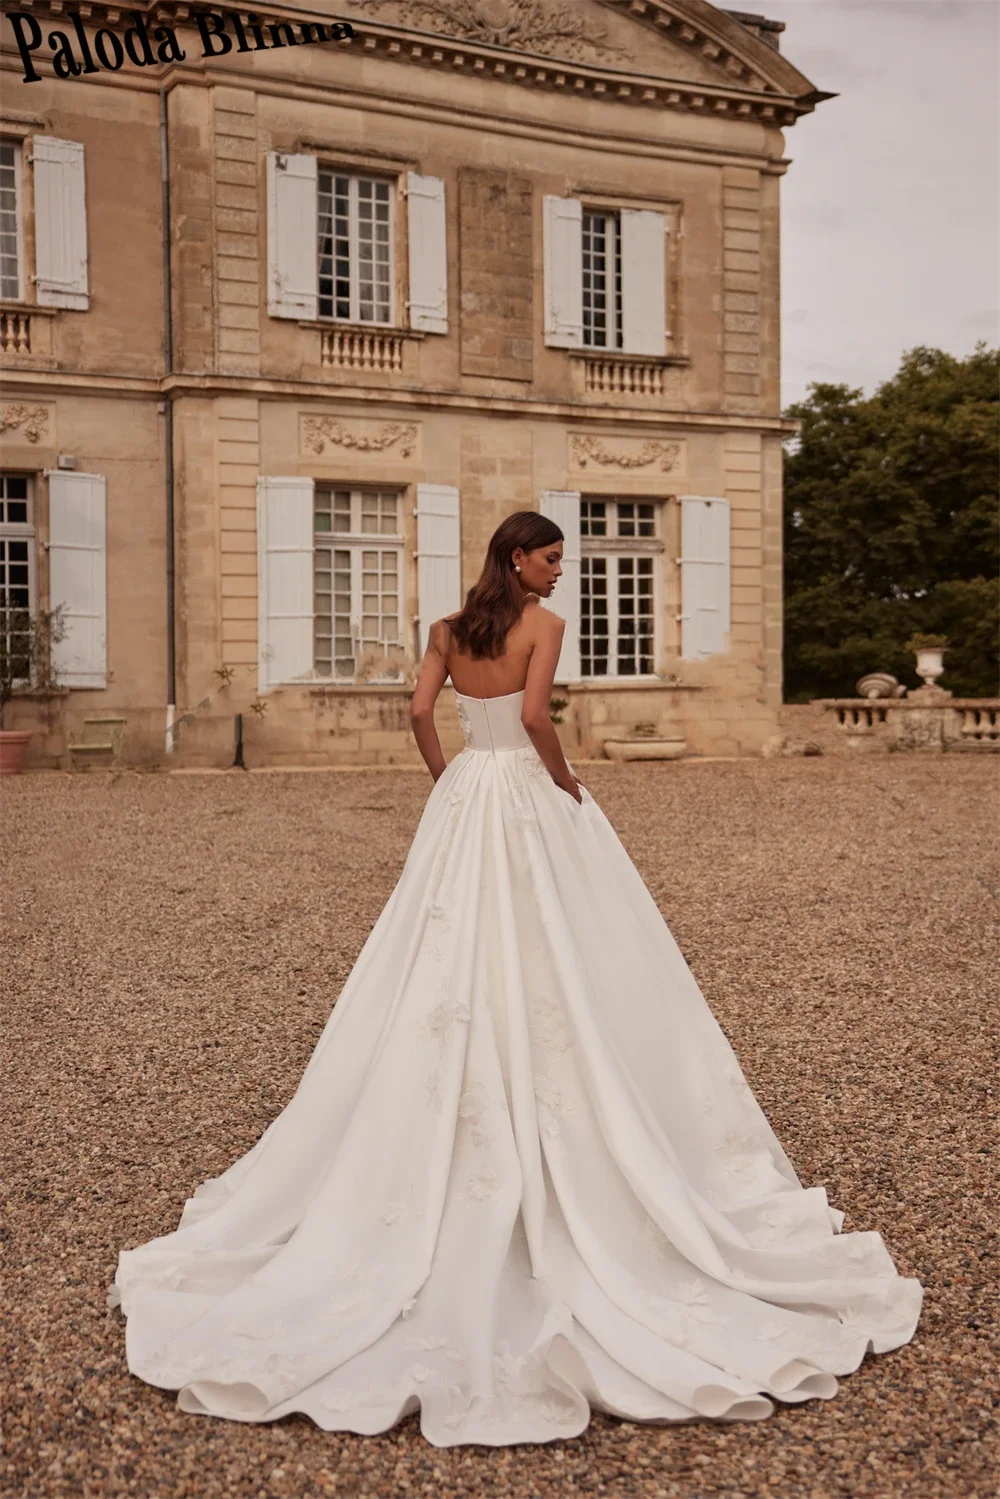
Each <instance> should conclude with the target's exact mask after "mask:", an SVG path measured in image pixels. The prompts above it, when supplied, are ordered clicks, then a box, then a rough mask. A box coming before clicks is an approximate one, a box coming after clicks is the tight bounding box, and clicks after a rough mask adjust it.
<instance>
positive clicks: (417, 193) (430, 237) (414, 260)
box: [406, 172, 448, 333]
mask: <svg viewBox="0 0 1000 1499" xmlns="http://www.w3.org/2000/svg"><path fill="white" fill-rule="evenodd" d="M406 202H407V205H408V210H409V212H408V221H407V222H408V234H409V241H410V299H409V303H408V305H409V309H410V327H411V328H420V329H422V330H423V331H424V332H425V333H447V332H448V231H447V223H446V218H445V207H444V183H443V182H442V180H441V178H440V177H420V176H418V175H417V173H416V172H410V173H409V174H408V175H407V179H406Z"/></svg>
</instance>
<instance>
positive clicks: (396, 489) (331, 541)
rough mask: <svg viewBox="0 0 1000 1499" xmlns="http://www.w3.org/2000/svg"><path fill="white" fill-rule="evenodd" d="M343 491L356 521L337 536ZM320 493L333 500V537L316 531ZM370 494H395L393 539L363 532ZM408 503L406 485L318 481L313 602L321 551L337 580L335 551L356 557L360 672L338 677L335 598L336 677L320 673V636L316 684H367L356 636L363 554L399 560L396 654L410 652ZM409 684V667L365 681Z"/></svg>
mask: <svg viewBox="0 0 1000 1499" xmlns="http://www.w3.org/2000/svg"><path fill="white" fill-rule="evenodd" d="M338 490H340V491H344V490H346V491H347V492H348V493H349V495H350V517H351V519H350V528H349V529H348V530H347V531H336V530H335V529H333V515H334V501H333V496H334V493H335V492H336V491H338ZM320 493H328V494H329V495H330V511H331V529H330V530H329V531H319V530H317V529H316V526H315V516H316V511H317V509H318V506H317V503H316V502H317V499H318V496H319V495H320ZM365 494H379V495H382V494H392V495H393V496H394V497H395V499H396V522H397V528H396V530H395V531H394V532H392V533H391V534H388V533H386V534H383V533H381V532H375V533H373V532H370V531H362V530H361V529H360V518H361V497H362V495H365ZM406 497H407V486H406V485H405V484H382V483H377V482H372V481H368V482H364V483H358V482H355V481H354V480H341V479H317V480H316V481H315V482H314V486H313V580H314V581H313V598H314V601H315V577H316V565H317V554H318V552H319V551H320V550H321V549H322V550H326V551H328V552H329V555H330V572H331V575H332V574H333V554H334V552H335V551H347V552H349V553H350V568H351V574H350V579H351V582H350V586H351V614H352V619H351V641H352V646H353V647H354V648H355V649H354V662H355V666H354V672H353V673H352V675H351V676H349V677H348V676H338V675H337V673H336V670H335V668H336V661H337V656H336V638H337V637H336V630H335V626H334V615H333V600H332V598H331V635H332V638H331V643H330V650H331V671H330V675H326V674H322V675H321V674H319V673H318V672H317V670H316V640H315V634H314V638H313V678H314V680H315V682H316V683H317V684H318V685H321V686H323V685H329V686H342V687H348V686H359V685H361V680H362V679H359V677H358V671H357V658H358V650H359V648H360V644H361V642H360V640H356V639H355V634H354V618H355V611H356V612H357V617H358V618H360V614H361V592H362V584H361V553H362V552H363V551H365V550H372V549H373V548H379V549H381V550H391V551H393V552H394V553H395V554H396V580H397V597H396V609H397V616H396V618H397V635H398V638H397V641H396V642H395V648H396V650H397V651H398V652H399V653H400V654H401V655H402V654H403V652H404V651H405V619H406V615H405V604H406V596H405V595H406V586H405V585H406V578H405V563H406V537H405V534H404V525H405V504H406ZM356 523H357V524H356ZM331 592H332V576H331ZM314 617H315V616H314ZM404 680H405V669H404V667H403V665H402V664H400V666H399V668H398V669H397V670H396V671H395V672H383V673H379V674H377V675H376V676H367V677H365V678H364V679H363V681H365V682H373V683H375V684H380V685H398V684H399V683H401V682H403V681H404Z"/></svg>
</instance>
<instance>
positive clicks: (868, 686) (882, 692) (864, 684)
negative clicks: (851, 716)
mask: <svg viewBox="0 0 1000 1499" xmlns="http://www.w3.org/2000/svg"><path fill="white" fill-rule="evenodd" d="M857 692H858V697H871V698H876V697H905V696H906V688H905V687H901V686H900V685H899V683H898V682H897V680H896V678H895V677H894V676H892V675H891V674H890V673H889V672H887V671H870V672H868V674H867V676H864V677H859V679H858V682H857Z"/></svg>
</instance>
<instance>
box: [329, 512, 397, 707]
mask: <svg viewBox="0 0 1000 1499" xmlns="http://www.w3.org/2000/svg"><path fill="white" fill-rule="evenodd" d="M400 509H401V496H400V494H399V493H398V492H397V491H395V490H367V489H342V488H339V487H337V488H322V487H320V486H318V485H317V488H316V513H315V531H314V550H313V557H314V561H313V586H314V595H313V619H314V651H313V665H314V667H315V671H316V675H317V676H320V677H333V678H340V679H342V680H346V681H353V679H354V677H355V675H356V673H357V671H358V667H359V664H360V663H361V658H362V657H365V658H367V661H368V662H371V661H373V660H374V661H375V662H377V661H378V660H379V659H381V658H382V657H385V656H387V655H391V654H393V653H394V652H396V651H398V650H400V649H401V646H402V638H403V637H402V629H401V623H402V609H401V605H402V599H401V596H400V582H401V576H402V557H403V537H402V532H401V520H400ZM382 675H383V677H384V679H385V680H387V681H395V680H397V679H399V678H400V676H401V672H400V671H399V670H397V669H391V668H390V669H388V670H387V671H386V672H385V673H384V674H382Z"/></svg>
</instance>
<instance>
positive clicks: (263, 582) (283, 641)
mask: <svg viewBox="0 0 1000 1499" xmlns="http://www.w3.org/2000/svg"><path fill="white" fill-rule="evenodd" d="M313 525H314V519H313V481H312V479H305V478H299V477H298V476H293V477H291V478H287V479H285V478H264V477H261V478H259V479H258V480H257V610H258V621H257V627H258V641H259V645H258V652H259V655H258V683H259V685H258V691H259V692H262V693H263V692H269V691H270V689H271V688H272V687H277V686H279V685H280V684H281V683H282V682H295V681H302V680H304V679H306V678H308V677H310V676H311V675H312V670H313Z"/></svg>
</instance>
